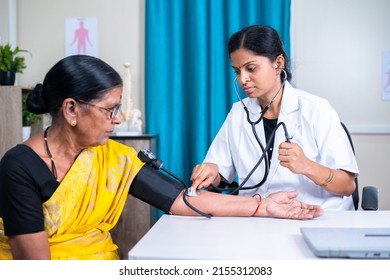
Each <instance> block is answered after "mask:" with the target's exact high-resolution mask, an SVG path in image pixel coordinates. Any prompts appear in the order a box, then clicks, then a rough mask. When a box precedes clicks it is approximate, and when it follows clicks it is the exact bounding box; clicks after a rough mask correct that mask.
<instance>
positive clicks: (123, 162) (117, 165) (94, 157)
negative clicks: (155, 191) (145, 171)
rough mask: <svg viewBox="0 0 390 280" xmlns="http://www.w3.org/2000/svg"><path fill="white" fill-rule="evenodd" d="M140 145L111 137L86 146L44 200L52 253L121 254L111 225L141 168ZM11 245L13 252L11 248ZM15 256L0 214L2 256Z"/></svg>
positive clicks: (65, 256) (104, 256)
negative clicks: (12, 253)
mask: <svg viewBox="0 0 390 280" xmlns="http://www.w3.org/2000/svg"><path fill="white" fill-rule="evenodd" d="M142 166H143V163H142V162H141V161H140V160H139V159H138V158H137V153H136V151H135V150H134V149H133V148H131V147H128V146H125V145H122V144H120V143H118V142H115V141H113V140H109V141H108V143H107V144H106V145H103V146H98V147H93V148H89V149H86V150H84V151H83V152H82V153H80V155H79V156H78V157H77V159H76V160H75V162H74V164H73V165H72V167H71V168H70V170H69V171H68V173H67V174H66V176H65V178H64V180H63V181H62V182H61V184H60V185H59V187H58V189H57V190H56V191H55V192H54V194H53V195H52V197H51V198H50V199H49V200H48V201H47V202H45V203H44V204H43V213H44V217H45V230H46V232H47V233H48V235H49V244H50V253H51V258H52V259H118V255H117V253H116V249H117V248H118V247H117V246H116V245H115V244H114V243H113V241H112V239H111V235H110V232H109V231H110V230H111V229H112V228H113V227H114V226H115V224H116V223H117V221H118V219H119V217H120V215H121V213H122V210H123V207H124V205H125V202H126V198H127V195H128V193H129V188H130V185H131V182H132V181H133V179H134V177H135V176H136V174H137V173H138V172H139V170H140V169H141V168H142ZM7 251H8V252H7ZM3 258H10V253H9V246H8V244H7V242H6V236H4V232H3V224H2V220H1V219H0V259H3Z"/></svg>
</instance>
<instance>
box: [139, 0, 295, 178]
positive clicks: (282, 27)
mask: <svg viewBox="0 0 390 280" xmlns="http://www.w3.org/2000/svg"><path fill="white" fill-rule="evenodd" d="M290 2H291V1H290V0H211V1H210V0H146V34H145V40H146V43H145V45H146V50H145V81H146V82H145V83H146V84H145V110H146V111H145V119H146V132H147V133H150V134H156V135H157V137H158V138H157V139H158V141H157V156H158V157H159V158H160V159H161V160H162V161H163V162H164V167H165V168H166V169H168V170H170V171H171V172H173V173H174V174H176V175H178V176H179V177H181V178H182V180H183V181H185V182H186V183H187V184H189V185H190V180H189V178H190V176H191V172H192V169H193V167H194V166H195V165H196V164H197V163H200V162H202V161H203V158H204V156H205V154H206V152H207V149H208V147H209V145H210V144H211V141H212V140H213V138H214V136H215V135H216V133H217V132H218V130H219V128H220V126H221V125H222V123H223V121H224V119H225V117H226V115H227V113H228V112H229V110H230V108H231V105H232V103H233V102H236V101H237V97H236V95H235V93H234V88H233V79H234V72H233V70H232V68H231V64H230V60H229V56H228V53H227V42H228V39H229V37H230V36H231V35H232V34H233V33H234V32H236V31H238V30H240V29H241V28H243V27H245V26H248V25H252V24H264V25H270V26H272V27H274V28H275V29H276V30H277V31H278V32H279V34H280V36H281V38H282V40H283V42H284V44H285V48H286V51H287V53H288V54H289V52H290V32H289V31H290V30H289V29H290Z"/></svg>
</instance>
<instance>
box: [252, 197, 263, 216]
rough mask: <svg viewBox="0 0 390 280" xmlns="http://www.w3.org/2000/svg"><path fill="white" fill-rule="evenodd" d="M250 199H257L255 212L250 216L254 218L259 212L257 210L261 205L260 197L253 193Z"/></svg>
mask: <svg viewBox="0 0 390 280" xmlns="http://www.w3.org/2000/svg"><path fill="white" fill-rule="evenodd" d="M252 197H257V198H258V201H257V207H256V209H255V212H253V214H252V215H251V216H254V215H255V214H256V213H257V211H258V210H259V208H260V205H261V195H260V194H258V193H255V194H254V195H252Z"/></svg>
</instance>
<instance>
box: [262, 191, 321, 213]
mask: <svg viewBox="0 0 390 280" xmlns="http://www.w3.org/2000/svg"><path fill="white" fill-rule="evenodd" d="M297 196H298V191H292V192H285V191H282V192H276V193H272V194H270V195H269V196H268V197H266V198H263V200H262V202H261V205H260V209H259V211H258V212H257V213H256V215H255V216H269V217H274V218H286V219H296V220H304V219H311V218H316V217H319V216H321V215H322V214H323V210H322V208H321V206H319V205H310V204H306V203H303V202H300V201H298V200H296V197H297Z"/></svg>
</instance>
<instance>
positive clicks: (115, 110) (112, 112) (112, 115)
mask: <svg viewBox="0 0 390 280" xmlns="http://www.w3.org/2000/svg"><path fill="white" fill-rule="evenodd" d="M75 100H76V101H77V102H80V103H83V104H86V105H90V106H92V107H95V108H97V109H101V110H105V111H107V112H110V119H111V120H112V119H113V118H115V117H116V116H117V114H118V112H119V111H120V110H121V106H122V104H117V105H115V107H114V108H112V109H108V108H104V107H100V106H98V105H95V104H93V103H90V102H87V101H84V100H81V99H75Z"/></svg>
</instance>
